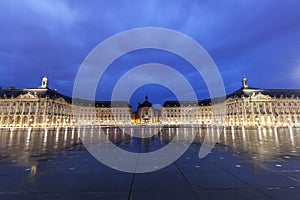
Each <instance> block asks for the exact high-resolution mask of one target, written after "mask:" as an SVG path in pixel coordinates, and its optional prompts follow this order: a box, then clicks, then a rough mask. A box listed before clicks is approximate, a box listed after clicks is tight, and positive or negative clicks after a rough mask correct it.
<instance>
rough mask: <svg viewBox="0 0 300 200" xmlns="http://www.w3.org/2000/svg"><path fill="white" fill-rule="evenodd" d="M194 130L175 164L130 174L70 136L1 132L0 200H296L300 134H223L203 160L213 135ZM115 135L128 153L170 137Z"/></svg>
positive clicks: (76, 135) (70, 132) (64, 133)
mask: <svg viewBox="0 0 300 200" xmlns="http://www.w3.org/2000/svg"><path fill="white" fill-rule="evenodd" d="M110 131H111V129H109V130H108V133H107V134H109V135H110V134H111V133H110ZM154 131H155V130H154ZM169 131H170V130H169ZM171 132H172V134H173V130H171ZM196 132H197V136H196V138H195V140H194V142H193V143H192V145H191V146H190V147H189V148H188V150H187V151H186V152H185V153H184V154H183V155H182V156H181V157H180V158H179V159H178V160H176V161H175V162H174V163H172V164H171V165H169V166H167V167H165V168H163V169H160V170H157V171H155V172H150V173H139V174H138V173H137V174H133V173H125V172H120V171H117V170H114V169H112V168H109V167H107V166H105V165H104V164H102V163H100V162H99V161H98V160H96V159H95V158H94V157H93V156H92V155H91V154H90V153H89V152H88V151H87V149H86V148H85V147H84V145H83V144H82V143H81V142H80V139H79V133H78V132H77V131H76V130H64V129H61V130H48V131H45V130H32V131H31V132H29V131H28V130H12V131H10V130H2V131H1V133H0V139H1V140H0V199H30V200H32V199H43V200H44V199H133V200H134V199H151V200H152V199H174V200H176V199H218V200H219V199H230V200H233V199H300V130H299V129H276V130H275V129H263V128H261V129H254V130H244V129H243V130H226V131H225V132H224V131H221V135H220V137H219V140H218V143H217V144H216V145H215V147H214V148H213V150H212V151H211V152H210V153H209V154H208V155H207V156H206V157H205V158H203V159H199V157H198V153H199V149H200V146H201V142H202V141H203V138H204V136H206V135H208V134H215V133H214V132H210V131H209V130H207V129H203V130H200V129H197V130H196ZM169 135H170V134H169ZM213 136H214V135H213ZM120 137H121V136H120V135H119V134H114V135H113V136H111V138H110V139H111V141H115V143H117V144H118V145H119V147H121V148H123V149H127V150H131V151H146V150H145V147H146V146H147V149H149V147H152V148H150V149H152V150H155V149H158V148H161V147H163V146H164V145H165V144H166V143H168V142H169V141H170V140H171V139H172V137H165V136H164V135H163V134H156V135H154V136H153V137H152V139H151V140H147V139H136V138H135V139H132V138H131V137H130V136H128V137H125V138H124V135H122V137H121V139H120ZM146 152H147V151H146Z"/></svg>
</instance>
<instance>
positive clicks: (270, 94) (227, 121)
mask: <svg viewBox="0 0 300 200" xmlns="http://www.w3.org/2000/svg"><path fill="white" fill-rule="evenodd" d="M225 99H226V100H225V102H222V103H220V104H219V105H218V104H213V105H212V100H211V99H204V100H199V101H197V102H192V101H184V102H178V101H166V102H164V104H163V106H162V108H161V109H160V110H158V109H154V108H153V107H152V104H151V103H150V102H149V100H148V96H146V97H145V101H144V102H143V103H142V104H139V106H138V110H137V112H136V113H134V114H132V107H131V106H130V104H129V103H128V102H127V101H114V102H110V101H90V100H82V99H72V98H71V97H68V96H66V95H63V94H61V93H59V92H58V91H57V90H52V89H50V88H49V87H48V78H47V77H44V78H43V79H42V84H41V86H39V87H37V88H29V89H16V88H14V87H11V88H8V89H2V88H1V89H0V127H61V126H78V125H103V126H115V125H124V126H132V125H136V124H140V125H158V124H162V125H181V124H184V125H199V126H213V125H216V124H218V123H216V121H215V118H214V117H213V114H212V113H213V109H215V108H216V107H217V108H218V106H219V107H222V108H225V110H226V111H225V112H223V115H224V116H222V120H223V121H222V123H221V124H222V125H224V126H245V127H248V126H278V127H281V126H282V127H287V126H294V127H300V90H295V89H294V90H284V89H260V88H254V87H250V86H249V85H248V80H247V78H243V79H242V87H241V88H240V89H238V90H236V91H234V92H233V93H231V94H229V95H227V96H226V98H225Z"/></svg>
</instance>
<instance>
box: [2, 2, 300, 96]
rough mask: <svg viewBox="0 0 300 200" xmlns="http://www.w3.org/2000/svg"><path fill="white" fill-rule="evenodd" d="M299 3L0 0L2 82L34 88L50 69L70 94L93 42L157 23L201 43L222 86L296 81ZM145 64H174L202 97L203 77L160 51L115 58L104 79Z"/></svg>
mask: <svg viewBox="0 0 300 200" xmlns="http://www.w3.org/2000/svg"><path fill="white" fill-rule="evenodd" d="M299 4H300V2H295V1H280V2H279V1H278V2H274V1H257V2H253V1H230V2H228V1H222V2H220V1H217V0H215V1H214V0H213V1H196V0H195V1H188V2H187V1H160V0H154V1H127V0H122V1H89V3H87V2H84V1H69V0H65V1H50V0H45V1H38V0H28V1H14V0H4V1H2V2H1V8H0V24H1V32H0V73H1V74H5V76H4V77H1V79H0V85H1V86H2V87H8V86H9V85H11V84H14V85H16V86H18V87H30V86H36V85H37V84H40V78H41V77H42V76H43V75H44V74H47V75H48V77H49V79H50V86H52V87H55V88H57V89H59V91H62V92H64V93H66V94H68V95H71V94H72V85H70V84H72V82H73V81H74V79H75V76H76V73H77V70H78V69H79V66H80V65H81V63H82V62H83V60H84V58H85V57H86V56H87V55H88V53H89V52H90V51H91V50H92V49H93V48H94V47H95V46H96V45H97V44H99V43H100V42H101V41H103V40H105V39H106V38H108V37H110V36H112V35H113V34H116V33H119V32H121V31H125V30H128V29H132V28H137V27H144V26H158V27H165V28H170V29H174V30H177V31H180V32H182V33H184V34H187V35H189V36H190V37H192V38H194V39H195V40H196V41H197V42H199V43H200V44H201V45H202V46H203V47H204V48H205V49H206V50H207V52H208V53H209V54H210V55H211V57H212V58H213V59H214V61H215V63H216V64H217V66H218V68H219V70H220V72H221V74H222V77H223V79H224V82H225V85H226V91H227V92H232V91H233V90H235V89H237V88H239V87H240V79H241V77H242V76H243V75H245V76H248V77H249V84H252V85H254V86H257V87H269V88H279V87H289V88H294V87H299V81H298V80H297V78H290V77H291V76H296V74H297V73H294V74H293V73H292V72H295V71H297V69H298V68H299V67H298V66H299V62H298V60H299V56H300V55H299V53H298V52H299V50H300V43H299V42H298V41H299V36H300V24H299V23H298V21H299V20H300V13H299V12H298V7H299ZM147 62H157V63H162V64H166V65H169V66H172V67H174V68H175V69H176V70H179V71H180V72H181V73H183V74H184V75H185V76H187V77H188V78H189V80H190V81H191V82H193V83H195V84H194V85H193V88H194V89H195V90H196V91H197V92H198V97H202V98H206V97H207V95H208V93H207V91H206V92H205V89H206V88H205V85H204V83H203V81H202V80H201V77H200V78H199V76H196V75H195V73H194V71H193V69H192V68H191V66H190V65H189V64H188V63H186V62H184V61H182V60H180V59H179V58H177V57H174V55H169V54H166V53H163V52H159V51H152V52H151V51H149V52H141V53H132V54H130V55H127V56H125V57H124V58H120V60H119V61H116V63H114V64H116V65H119V66H120V67H119V68H118V67H113V66H112V69H111V70H108V72H107V74H106V77H104V79H105V80H106V81H108V82H110V84H111V85H113V83H115V82H116V81H117V79H118V78H120V77H121V75H122V73H125V72H126V70H129V69H130V67H134V66H136V65H138V64H143V63H147ZM120 68H121V69H122V70H119V69H120ZM137 76H138V74H137ZM28 77H30V78H28ZM203 88H204V90H203ZM111 89H112V87H110V86H109V87H107V88H106V90H105V91H102V94H103V95H100V96H101V98H107V97H109V94H110V91H109V90H111ZM141 93H143V92H141ZM156 98H160V97H159V95H158V96H157V97H156Z"/></svg>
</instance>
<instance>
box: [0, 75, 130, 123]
mask: <svg viewBox="0 0 300 200" xmlns="http://www.w3.org/2000/svg"><path fill="white" fill-rule="evenodd" d="M118 123H119V124H120V123H123V124H131V123H132V122H131V106H130V105H129V104H128V102H126V101H120V102H110V101H95V102H93V101H89V100H81V99H75V100H72V98H71V97H68V96H65V95H63V94H60V93H59V92H57V90H52V89H50V88H48V78H47V77H44V78H43V79H42V85H41V86H40V87H37V88H31V89H16V88H14V87H10V88H8V89H0V127H59V126H75V125H81V124H85V125H96V124H98V125H99V124H101V125H115V124H118Z"/></svg>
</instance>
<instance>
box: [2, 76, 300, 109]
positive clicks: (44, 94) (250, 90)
mask: <svg viewBox="0 0 300 200" xmlns="http://www.w3.org/2000/svg"><path fill="white" fill-rule="evenodd" d="M48 82H49V81H48V78H47V76H45V77H43V78H42V85H41V86H38V87H36V88H22V89H18V88H15V87H9V88H5V89H3V88H2V87H0V98H14V97H17V96H19V95H21V94H24V93H32V94H33V95H34V96H37V97H39V98H50V99H58V98H63V99H64V100H65V101H66V102H68V103H70V104H74V105H82V106H93V105H94V106H95V107H111V104H112V103H113V106H114V107H131V108H132V106H131V105H130V104H129V102H128V101H123V100H118V101H109V100H88V99H80V98H73V97H69V96H67V95H64V94H61V93H59V92H58V91H57V89H51V88H49V87H48ZM255 92H258V93H260V94H263V95H269V96H270V97H272V98H299V97H300V89H261V88H255V87H251V86H249V85H248V79H247V78H246V77H243V78H242V87H240V88H239V89H237V90H235V91H234V92H232V93H230V94H228V95H226V96H225V97H218V98H212V99H211V98H207V99H201V100H196V101H193V100H190V101H189V100H184V101H179V100H167V101H165V102H164V104H163V105H162V106H163V107H174V106H175V107H180V106H184V105H189V104H193V106H197V104H198V106H207V105H211V103H212V101H213V103H217V102H223V101H224V100H226V99H228V98H243V97H251V95H253V94H254V93H255ZM138 107H152V104H151V103H150V102H149V101H148V95H146V96H145V101H144V102H143V103H138Z"/></svg>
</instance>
